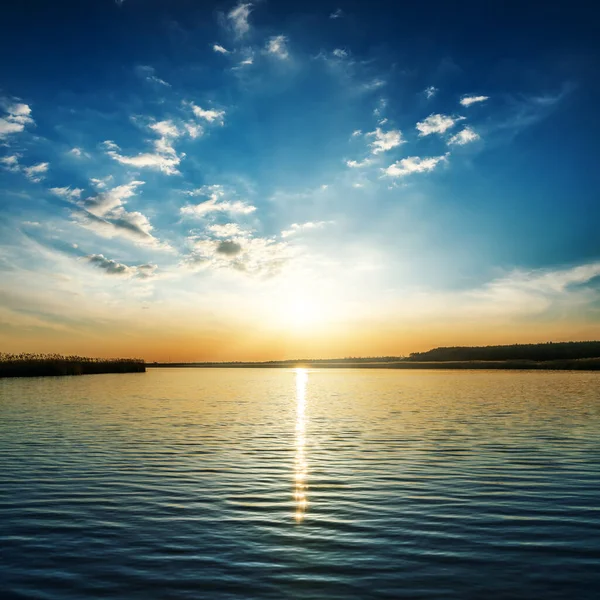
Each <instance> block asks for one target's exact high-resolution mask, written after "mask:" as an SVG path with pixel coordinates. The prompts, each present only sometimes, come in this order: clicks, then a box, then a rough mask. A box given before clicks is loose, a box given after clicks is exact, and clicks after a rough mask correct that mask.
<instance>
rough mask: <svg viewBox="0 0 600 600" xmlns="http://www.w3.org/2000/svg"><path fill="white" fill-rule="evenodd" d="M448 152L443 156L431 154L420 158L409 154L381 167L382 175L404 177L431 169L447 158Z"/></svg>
mask: <svg viewBox="0 0 600 600" xmlns="http://www.w3.org/2000/svg"><path fill="white" fill-rule="evenodd" d="M447 158H448V154H444V155H443V156H431V157H429V158H420V157H419V156H409V157H408V158H403V159H402V160H399V161H397V162H395V163H394V164H392V165H390V166H389V167H387V168H386V169H383V173H384V175H386V176H387V177H406V176H407V175H411V174H413V173H425V172H427V171H433V169H435V168H436V167H437V165H438V164H439V163H441V162H444V161H445V160H447Z"/></svg>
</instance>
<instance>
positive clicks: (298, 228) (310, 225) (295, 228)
mask: <svg viewBox="0 0 600 600" xmlns="http://www.w3.org/2000/svg"><path fill="white" fill-rule="evenodd" d="M330 223H331V221H307V222H306V223H292V224H291V225H290V227H289V229H284V230H283V231H282V232H281V237H282V238H286V237H290V236H291V235H296V234H298V233H301V232H302V231H311V230H314V229H322V228H323V227H325V226H326V225H329V224H330Z"/></svg>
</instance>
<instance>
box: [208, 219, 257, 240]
mask: <svg viewBox="0 0 600 600" xmlns="http://www.w3.org/2000/svg"><path fill="white" fill-rule="evenodd" d="M207 229H208V231H210V232H211V233H212V234H213V235H214V236H215V237H218V238H231V237H240V236H246V235H248V234H249V233H250V232H249V231H248V230H246V229H242V228H241V227H240V226H239V225H238V224H237V223H225V224H224V225H209V227H208V228H207Z"/></svg>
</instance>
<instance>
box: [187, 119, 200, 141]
mask: <svg viewBox="0 0 600 600" xmlns="http://www.w3.org/2000/svg"><path fill="white" fill-rule="evenodd" d="M184 127H185V130H186V131H187V133H188V135H189V136H190V137H191V138H192V139H193V140H195V139H196V138H197V137H200V136H201V135H202V134H203V133H204V129H202V127H201V126H200V125H198V124H197V123H194V122H193V121H188V122H187V123H185V124H184Z"/></svg>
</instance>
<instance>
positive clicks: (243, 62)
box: [239, 56, 254, 67]
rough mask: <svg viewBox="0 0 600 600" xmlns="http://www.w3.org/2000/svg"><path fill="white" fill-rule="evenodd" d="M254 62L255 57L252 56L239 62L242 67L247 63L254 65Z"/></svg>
mask: <svg viewBox="0 0 600 600" xmlns="http://www.w3.org/2000/svg"><path fill="white" fill-rule="evenodd" d="M252 64H254V58H253V57H252V56H249V57H248V58H245V59H244V60H242V61H241V62H240V64H239V66H240V67H244V66H246V65H252Z"/></svg>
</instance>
